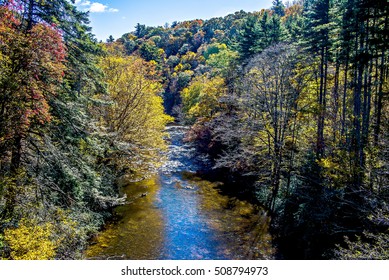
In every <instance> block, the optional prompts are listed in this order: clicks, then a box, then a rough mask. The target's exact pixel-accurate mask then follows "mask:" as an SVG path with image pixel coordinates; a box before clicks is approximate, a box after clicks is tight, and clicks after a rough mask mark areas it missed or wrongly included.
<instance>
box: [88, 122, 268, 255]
mask: <svg viewBox="0 0 389 280" xmlns="http://www.w3.org/2000/svg"><path fill="white" fill-rule="evenodd" d="M186 131H187V128H186V127H183V126H169V127H168V128H167V132H168V133H169V135H170V140H169V141H170V145H169V149H168V153H167V159H166V161H165V162H164V164H163V165H162V167H161V168H160V169H159V172H158V174H156V175H155V176H153V177H152V178H150V179H147V180H144V181H141V182H136V183H129V184H128V185H127V186H126V187H124V188H123V192H124V193H125V194H126V195H127V200H128V201H127V204H126V205H123V206H119V207H117V208H116V209H115V214H116V215H115V217H116V219H115V220H114V221H113V222H111V223H109V224H108V225H107V226H106V228H105V229H104V230H103V231H102V232H101V233H100V234H99V235H98V236H96V238H94V240H93V241H92V244H91V245H90V246H89V248H88V250H87V251H86V257H87V258H89V259H130V260H142V259H147V260H199V259H212V260H217V259H269V258H272V255H273V248H272V245H271V236H270V234H269V233H268V224H269V219H268V218H267V217H266V215H265V214H264V212H263V211H262V209H260V208H259V207H258V206H256V205H252V204H250V203H249V202H246V201H243V200H239V199H238V198H236V197H231V196H227V195H223V194H222V192H221V187H222V184H221V183H218V182H209V181H206V180H203V179H202V178H200V177H198V176H197V175H196V171H198V170H200V169H203V168H206V165H207V159H206V158H200V157H198V155H196V152H195V149H194V147H193V146H192V145H191V144H188V143H184V141H183V138H184V135H185V133H186ZM237 187H239V186H237Z"/></svg>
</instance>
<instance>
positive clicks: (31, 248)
mask: <svg viewBox="0 0 389 280" xmlns="http://www.w3.org/2000/svg"><path fill="white" fill-rule="evenodd" d="M52 235H53V226H52V225H51V224H49V223H45V224H43V225H40V224H38V222H37V221H35V220H27V219H25V218H23V219H22V220H21V221H20V223H19V227H18V228H15V229H6V230H5V233H4V239H5V241H6V242H7V243H8V245H9V247H10V249H11V254H10V255H11V259H13V260H50V259H53V258H54V256H55V254H56V248H57V247H58V246H57V244H56V242H55V241H54V240H53V238H52Z"/></svg>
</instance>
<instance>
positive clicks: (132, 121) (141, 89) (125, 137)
mask: <svg viewBox="0 0 389 280" xmlns="http://www.w3.org/2000/svg"><path fill="white" fill-rule="evenodd" d="M106 47H107V51H108V55H106V56H105V57H103V58H102V59H101V62H100V67H101V69H102V70H103V72H104V75H105V82H106V84H107V86H108V92H109V94H108V95H105V96H99V98H102V99H105V101H107V102H108V103H109V105H107V106H105V107H104V108H103V109H102V112H100V113H101V116H102V117H101V125H102V126H103V127H105V129H106V130H107V133H108V134H109V135H110V137H109V138H110V139H112V143H111V147H112V149H111V150H110V152H109V157H110V159H111V160H112V161H113V163H114V164H115V165H117V167H118V169H119V170H121V171H123V172H125V173H126V175H132V177H136V176H137V175H138V174H148V173H149V171H151V170H153V169H155V167H156V166H157V165H158V163H159V162H160V160H159V158H160V156H159V155H160V152H161V151H162V150H163V149H165V148H166V144H165V141H164V128H165V126H166V124H167V123H169V122H172V121H173V118H171V117H169V116H168V115H166V114H165V113H164V108H163V100H162V97H161V93H162V84H161V83H160V81H159V75H158V73H157V72H156V69H155V66H156V65H155V64H156V63H155V62H153V61H150V62H146V61H145V60H144V59H142V58H140V57H138V56H135V55H132V56H126V55H124V52H122V53H121V52H120V51H118V50H120V49H121V48H122V45H120V44H119V43H112V44H109V45H107V46H106Z"/></svg>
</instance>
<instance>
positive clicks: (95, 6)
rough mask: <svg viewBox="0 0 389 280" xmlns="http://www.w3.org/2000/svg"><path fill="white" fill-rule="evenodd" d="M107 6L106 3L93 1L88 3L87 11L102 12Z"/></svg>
mask: <svg viewBox="0 0 389 280" xmlns="http://www.w3.org/2000/svg"><path fill="white" fill-rule="evenodd" d="M107 8H108V7H107V6H106V5H103V4H101V3H97V2H95V3H92V5H90V7H89V11H90V12H91V13H104V12H105V11H107Z"/></svg>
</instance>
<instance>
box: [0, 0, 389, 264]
mask: <svg viewBox="0 0 389 280" xmlns="http://www.w3.org/2000/svg"><path fill="white" fill-rule="evenodd" d="M88 17H89V15H88V13H86V12H82V11H79V10H78V9H77V8H76V6H75V4H74V1H68V0H51V1H40V0H0V258H2V259H10V260H22V259H24V260H35V259H57V260H60V259H84V258H85V255H84V251H85V249H86V247H87V246H88V243H89V242H90V238H91V237H92V236H94V235H95V234H97V233H98V232H99V231H100V230H101V228H102V227H103V226H104V224H105V223H106V222H107V221H108V220H109V219H110V218H111V216H112V209H113V208H114V207H115V206H118V205H122V204H123V203H125V199H126V197H125V196H123V195H121V192H120V187H121V184H120V181H121V180H122V179H123V178H126V180H131V181H139V180H141V179H145V178H147V177H149V176H150V175H151V174H153V173H155V172H156V170H157V169H158V168H159V166H160V165H161V158H162V154H163V152H164V151H166V149H167V142H166V131H165V127H166V126H167V125H168V124H170V123H173V122H175V123H180V124H183V125H187V126H190V129H189V131H188V133H187V134H186V136H185V141H187V142H190V143H193V144H194V145H195V147H196V151H197V153H198V154H199V156H200V155H207V156H208V157H209V158H210V159H211V166H210V167H209V170H206V172H204V176H207V177H209V178H211V179H215V178H216V179H215V180H222V179H221V178H223V179H224V180H225V181H226V183H228V182H239V184H235V185H234V184H227V185H228V187H229V188H232V191H235V192H239V191H240V189H239V188H242V189H245V190H246V191H248V193H249V196H250V197H249V199H250V200H251V201H255V203H256V204H258V205H261V207H263V208H264V209H265V211H266V212H267V215H268V216H269V217H271V234H272V237H273V240H272V242H273V245H274V247H275V248H276V250H275V253H274V255H273V256H272V258H274V259H344V260H349V259H389V204H388V203H389V150H388V146H389V138H388V135H389V120H388V118H389V115H388V110H389V108H388V107H389V100H388V96H389V82H388V76H389V51H388V45H389V38H388V37H389V26H388V17H389V4H388V2H387V0H378V1H373V0H295V1H288V2H285V1H284V2H282V1H281V0H275V1H273V6H272V7H271V8H270V9H263V10H261V11H258V12H245V11H237V12H236V13H234V14H229V15H226V16H225V17H220V18H212V19H209V20H201V19H196V20H190V21H183V22H173V23H172V24H166V25H165V26H158V27H150V26H146V25H143V24H141V23H139V24H137V25H136V26H135V29H134V31H131V32H128V33H126V34H123V35H122V36H121V37H120V38H116V39H115V38H113V37H112V36H110V37H109V38H108V39H107V40H106V42H101V41H100V42H99V41H98V40H97V39H96V38H95V36H94V35H93V34H92V33H91V28H90V26H89V18H88ZM211 179H210V180H211Z"/></svg>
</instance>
